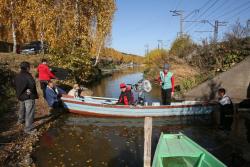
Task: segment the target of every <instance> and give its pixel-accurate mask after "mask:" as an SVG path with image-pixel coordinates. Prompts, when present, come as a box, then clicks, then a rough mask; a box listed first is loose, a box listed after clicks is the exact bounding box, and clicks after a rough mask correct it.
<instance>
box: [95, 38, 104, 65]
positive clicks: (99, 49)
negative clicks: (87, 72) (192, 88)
mask: <svg viewBox="0 0 250 167" xmlns="http://www.w3.org/2000/svg"><path fill="white" fill-rule="evenodd" d="M102 44H103V40H102V41H101V43H100V45H99V48H98V51H97V55H96V58H95V64H94V66H96V65H97V64H98V62H99V57H100V52H101V49H102Z"/></svg>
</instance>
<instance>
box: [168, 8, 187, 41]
mask: <svg viewBox="0 0 250 167" xmlns="http://www.w3.org/2000/svg"><path fill="white" fill-rule="evenodd" d="M170 12H171V13H173V14H172V16H180V32H179V35H180V37H183V21H184V18H183V10H170Z"/></svg>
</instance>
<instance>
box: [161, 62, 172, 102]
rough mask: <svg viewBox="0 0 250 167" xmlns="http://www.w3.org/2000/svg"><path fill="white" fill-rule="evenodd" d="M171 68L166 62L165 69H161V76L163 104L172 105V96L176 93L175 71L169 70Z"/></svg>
mask: <svg viewBox="0 0 250 167" xmlns="http://www.w3.org/2000/svg"><path fill="white" fill-rule="evenodd" d="M169 68H170V65H169V64H164V67H163V71H160V77H159V81H160V84H161V98H162V104H163V105H170V104H171V97H172V96H173V95H174V76H173V73H172V72H170V71H169Z"/></svg>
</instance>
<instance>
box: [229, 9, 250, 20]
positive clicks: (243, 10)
mask: <svg viewBox="0 0 250 167" xmlns="http://www.w3.org/2000/svg"><path fill="white" fill-rule="evenodd" d="M248 9H250V6H247V7H246V8H244V9H242V10H241V11H239V12H238V13H236V14H234V15H233V17H230V18H234V17H236V16H238V15H239V14H241V13H243V12H245V11H246V10H248ZM229 16H230V15H229ZM229 16H228V17H226V19H225V20H227V19H229Z"/></svg>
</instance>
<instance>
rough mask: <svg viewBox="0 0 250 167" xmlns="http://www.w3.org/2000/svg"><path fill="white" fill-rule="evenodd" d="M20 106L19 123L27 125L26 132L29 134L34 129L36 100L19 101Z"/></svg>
mask: <svg viewBox="0 0 250 167" xmlns="http://www.w3.org/2000/svg"><path fill="white" fill-rule="evenodd" d="M19 104H20V106H19V110H18V122H19V123H25V127H24V132H29V131H31V130H32V129H33V128H34V126H33V121H34V116H35V100H33V99H29V100H24V101H19Z"/></svg>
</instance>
